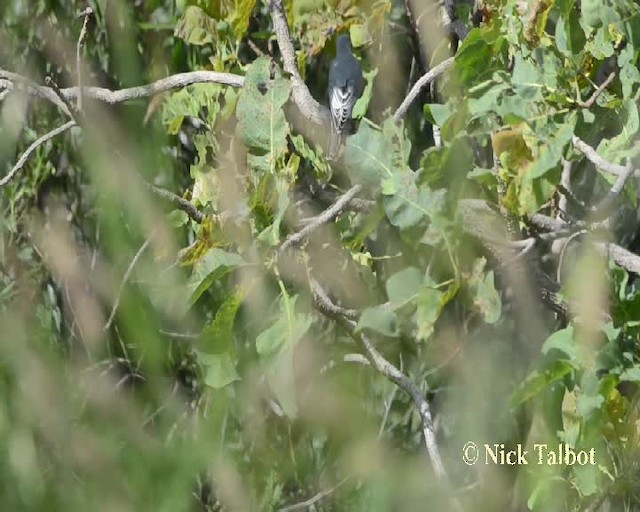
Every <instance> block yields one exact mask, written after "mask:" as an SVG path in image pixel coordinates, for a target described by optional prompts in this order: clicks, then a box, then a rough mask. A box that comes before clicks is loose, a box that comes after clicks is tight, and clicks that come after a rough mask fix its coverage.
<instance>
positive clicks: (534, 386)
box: [511, 359, 574, 407]
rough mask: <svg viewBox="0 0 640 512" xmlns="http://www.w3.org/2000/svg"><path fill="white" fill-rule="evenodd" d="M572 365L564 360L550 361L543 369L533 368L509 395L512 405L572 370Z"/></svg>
mask: <svg viewBox="0 0 640 512" xmlns="http://www.w3.org/2000/svg"><path fill="white" fill-rule="evenodd" d="M573 369H574V368H573V366H572V365H571V364H570V363H569V362H568V361H566V360H562V359H557V360H555V361H551V362H550V363H549V364H548V365H547V366H546V367H545V368H544V369H543V370H535V371H533V372H531V373H530V374H529V376H528V377H527V378H526V379H525V381H524V382H523V383H522V384H520V385H519V386H518V388H517V389H516V391H515V392H514V394H513V396H512V397H511V405H512V407H516V406H518V405H520V404H522V403H524V402H526V401H527V400H530V399H531V398H533V397H534V396H538V395H539V394H540V393H541V392H542V391H543V390H545V389H546V388H548V387H549V386H551V384H553V383H554V382H557V381H559V380H561V379H564V377H565V376H566V375H568V374H570V373H571V372H572V371H573Z"/></svg>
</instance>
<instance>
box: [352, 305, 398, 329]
mask: <svg viewBox="0 0 640 512" xmlns="http://www.w3.org/2000/svg"><path fill="white" fill-rule="evenodd" d="M361 331H370V332H373V333H376V334H382V335H383V336H389V337H395V336H397V335H398V334H399V328H398V318H397V317H396V314H395V313H394V312H393V310H392V309H390V308H388V307H386V306H383V305H381V306H375V307H372V308H367V309H365V310H364V311H363V312H362V315H360V320H358V325H357V327H356V332H361Z"/></svg>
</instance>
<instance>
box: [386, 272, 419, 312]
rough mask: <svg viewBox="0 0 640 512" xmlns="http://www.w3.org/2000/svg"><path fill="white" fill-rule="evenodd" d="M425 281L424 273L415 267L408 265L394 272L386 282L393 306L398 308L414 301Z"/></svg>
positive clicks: (388, 295)
mask: <svg viewBox="0 0 640 512" xmlns="http://www.w3.org/2000/svg"><path fill="white" fill-rule="evenodd" d="M423 281H424V276H423V273H422V272H421V271H420V270H418V269H417V268H415V267H408V268H406V269H404V270H401V271H400V272H396V273H395V274H393V275H392V276H391V277H390V278H389V280H388V281H387V283H386V288H387V297H388V298H389V301H390V302H391V307H392V308H394V309H397V308H399V307H401V306H404V305H405V304H407V303H409V302H412V301H413V300H414V299H415V298H416V296H417V295H418V292H419V291H420V288H421V287H422V283H423Z"/></svg>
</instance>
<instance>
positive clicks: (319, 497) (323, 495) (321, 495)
mask: <svg viewBox="0 0 640 512" xmlns="http://www.w3.org/2000/svg"><path fill="white" fill-rule="evenodd" d="M347 480H348V478H343V479H342V480H340V482H338V483H337V484H336V485H334V486H333V487H331V488H330V489H326V490H324V491H320V492H319V493H318V494H316V495H315V496H312V497H311V498H309V499H308V500H305V501H301V502H299V503H294V504H293V505H287V506H286V507H283V508H281V509H280V512H292V511H294V510H302V509H305V508H309V507H311V506H312V505H314V504H316V503H318V502H319V501H320V500H322V499H323V498H326V497H327V496H329V495H330V494H332V493H333V492H335V491H336V489H338V488H339V487H340V486H342V485H343V484H344V483H345V482H346V481H347Z"/></svg>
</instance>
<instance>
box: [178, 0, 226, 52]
mask: <svg viewBox="0 0 640 512" xmlns="http://www.w3.org/2000/svg"><path fill="white" fill-rule="evenodd" d="M216 35H217V30H216V20H214V19H213V18H211V17H210V16H209V15H207V13H206V12H204V10H202V9H201V8H200V7H198V6H195V5H190V6H188V7H187V8H186V10H185V11H184V14H183V15H182V18H180V20H179V21H178V24H177V25H176V29H175V36H176V37H178V38H180V39H182V40H184V42H185V43H188V44H194V45H204V44H208V43H213V42H214V41H215V40H216Z"/></svg>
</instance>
